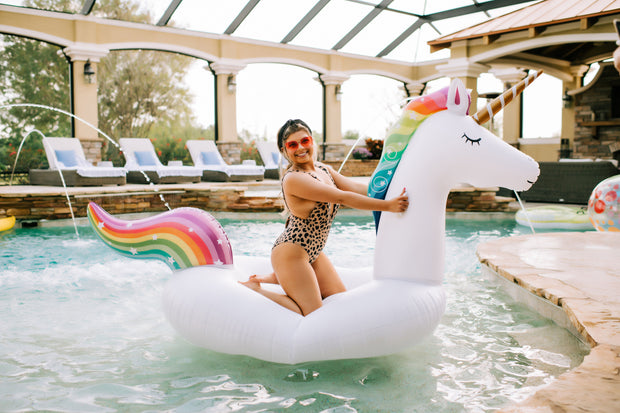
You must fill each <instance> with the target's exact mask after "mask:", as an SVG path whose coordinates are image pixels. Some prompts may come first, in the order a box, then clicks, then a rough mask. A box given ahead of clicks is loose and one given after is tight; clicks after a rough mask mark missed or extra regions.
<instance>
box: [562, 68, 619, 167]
mask: <svg viewBox="0 0 620 413" xmlns="http://www.w3.org/2000/svg"><path fill="white" fill-rule="evenodd" d="M600 70H601V71H602V73H601V75H600V76H599V77H597V78H596V79H595V80H594V82H595V83H594V84H592V85H591V86H590V87H588V88H587V89H586V90H585V91H584V92H582V93H579V94H577V95H575V138H574V142H573V148H572V149H573V154H572V157H573V158H589V159H596V158H605V159H610V158H612V155H613V152H616V151H619V150H620V109H618V108H616V109H615V110H614V107H613V105H616V106H618V105H620V77H619V76H618V72H617V71H616V69H615V68H614V66H613V65H612V64H601V68H600ZM614 93H615V96H614ZM615 111H617V112H618V113H614V112H615ZM616 156H618V155H616Z"/></svg>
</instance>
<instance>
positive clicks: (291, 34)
mask: <svg viewBox="0 0 620 413" xmlns="http://www.w3.org/2000/svg"><path fill="white" fill-rule="evenodd" d="M329 1H330V0H319V1H318V2H317V3H316V4H315V5H314V7H312V9H310V11H309V12H308V13H306V15H305V16H304V17H303V18H302V19H301V20H300V21H299V22H298V23H297V24H296V25H295V27H293V29H292V30H291V31H290V32H288V34H287V35H286V36H284V39H282V40H281V41H280V43H288V42H290V41H292V40H293V39H294V38H295V37H297V35H298V34H299V33H300V32H301V31H302V30H303V29H304V27H306V26H307V25H308V23H310V21H311V20H312V19H314V18H315V17H316V15H317V14H319V12H320V11H321V10H323V7H325V6H327V3H329Z"/></svg>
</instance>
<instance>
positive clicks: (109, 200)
mask: <svg viewBox="0 0 620 413" xmlns="http://www.w3.org/2000/svg"><path fill="white" fill-rule="evenodd" d="M160 194H161V195H162V196H163V197H164V200H165V201H166V202H168V204H169V205H170V207H171V208H179V207H196V208H201V209H205V210H207V211H241V212H275V211H282V208H283V202H282V199H281V198H270V197H246V196H244V189H233V188H218V189H214V190H210V189H188V188H185V189H179V190H175V189H171V190H161V191H160V192H154V191H140V190H137V191H126V192H108V193H94V194H93V193H90V194H89V193H87V192H84V191H72V193H71V194H70V199H71V205H72V208H73V214H74V215H75V216H76V217H84V216H86V207H87V205H88V203H89V202H91V201H92V202H96V203H97V204H99V205H100V206H101V207H102V208H104V209H105V210H106V211H108V212H109V213H111V214H127V213H136V212H160V211H165V210H166V209H167V208H166V206H165V205H164V202H163V201H162V199H161V198H160ZM0 216H15V218H16V219H18V220H26V221H38V220H41V219H48V220H51V219H68V218H71V210H70V209H69V205H68V203H67V198H66V197H65V195H64V193H63V192H62V189H61V190H59V191H58V192H57V193H41V194H0Z"/></svg>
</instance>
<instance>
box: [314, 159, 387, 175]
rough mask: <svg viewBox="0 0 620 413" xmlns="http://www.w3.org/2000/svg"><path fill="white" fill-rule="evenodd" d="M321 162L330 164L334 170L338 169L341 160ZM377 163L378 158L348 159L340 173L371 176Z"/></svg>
mask: <svg viewBox="0 0 620 413" xmlns="http://www.w3.org/2000/svg"><path fill="white" fill-rule="evenodd" d="M323 163H325V164H327V165H330V166H331V167H332V168H334V169H335V170H338V169H339V168H340V166H341V165H342V160H337V161H323ZM378 163H379V160H378V159H368V160H361V159H348V160H347V162H346V163H345V164H344V167H343V168H342V171H340V173H341V174H343V175H344V176H371V175H372V173H373V172H374V171H375V169H376V168H377V164H378Z"/></svg>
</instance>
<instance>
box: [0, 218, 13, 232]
mask: <svg viewBox="0 0 620 413" xmlns="http://www.w3.org/2000/svg"><path fill="white" fill-rule="evenodd" d="M14 226H15V217H6V218H0V231H7V230H9V229H11V228H13V227H14Z"/></svg>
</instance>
